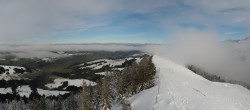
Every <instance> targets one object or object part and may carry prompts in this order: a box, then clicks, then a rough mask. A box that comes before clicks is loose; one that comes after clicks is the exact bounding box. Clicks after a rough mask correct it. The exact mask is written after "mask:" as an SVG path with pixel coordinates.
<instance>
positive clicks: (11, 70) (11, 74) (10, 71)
mask: <svg viewBox="0 0 250 110" xmlns="http://www.w3.org/2000/svg"><path fill="white" fill-rule="evenodd" d="M0 67H1V68H3V69H4V72H3V73H1V71H0V79H5V80H10V79H16V78H19V77H18V76H19V75H20V74H21V73H18V72H16V71H15V69H22V70H24V71H26V68H24V67H18V66H6V65H0ZM24 73H27V72H24Z"/></svg>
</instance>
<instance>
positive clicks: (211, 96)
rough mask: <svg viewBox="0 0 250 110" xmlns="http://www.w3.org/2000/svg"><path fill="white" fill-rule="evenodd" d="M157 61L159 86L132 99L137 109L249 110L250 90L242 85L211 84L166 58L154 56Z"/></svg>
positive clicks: (135, 109)
mask: <svg viewBox="0 0 250 110" xmlns="http://www.w3.org/2000/svg"><path fill="white" fill-rule="evenodd" d="M153 62H154V63H155V65H156V68H158V70H159V73H158V76H157V78H156V82H157V86H155V87H153V88H151V89H148V90H144V91H142V92H140V93H139V94H137V95H134V96H133V97H131V98H130V102H131V106H132V109H134V110H249V108H250V91H249V90H247V89H246V88H244V87H242V86H239V85H234V84H228V83H219V82H211V81H209V80H207V79H204V78H203V77H201V76H199V75H197V74H195V73H193V72H192V71H190V70H188V69H187V68H185V67H184V66H182V65H178V64H175V63H173V62H171V61H169V60H167V59H165V58H163V57H159V56H154V57H153ZM158 78H159V79H158ZM158 89H159V91H158Z"/></svg>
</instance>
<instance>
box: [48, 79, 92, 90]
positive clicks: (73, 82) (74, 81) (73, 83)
mask: <svg viewBox="0 0 250 110" xmlns="http://www.w3.org/2000/svg"><path fill="white" fill-rule="evenodd" d="M66 81H67V82H68V86H76V87H81V86H82V85H83V82H85V83H86V85H90V86H94V85H96V83H95V82H92V81H89V80H86V79H64V78H58V79H55V80H54V83H49V84H46V85H45V86H46V87H48V88H50V89H54V88H58V87H59V86H62V85H63V83H64V82H66ZM68 86H67V87H68ZM67 87H65V88H64V89H66V88H67Z"/></svg>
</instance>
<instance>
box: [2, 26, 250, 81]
mask: <svg viewBox="0 0 250 110" xmlns="http://www.w3.org/2000/svg"><path fill="white" fill-rule="evenodd" d="M172 36H173V39H172V40H171V41H172V42H169V43H168V44H162V45H149V44H148V45H146V44H143V45H138V44H82V45H80V44H78V45H73V44H72V45H66V44H65V45H14V46H13V45H0V57H1V56H4V55H5V54H6V52H9V53H8V55H15V56H18V57H24V58H26V57H57V56H59V55H58V54H56V53H53V52H51V51H129V50H141V51H145V52H148V53H151V54H156V55H161V56H164V57H166V58H168V59H171V60H172V61H174V62H177V63H179V64H182V65H186V64H192V65H196V66H198V67H200V68H202V69H203V70H205V71H207V72H210V73H214V74H217V75H220V76H221V77H223V78H225V79H232V80H237V81H243V82H246V83H248V84H250V40H247V39H246V40H240V41H234V42H233V41H222V40H219V39H218V35H217V34H216V32H212V31H197V30H194V29H187V30H182V31H176V32H175V33H173V34H172ZM0 62H1V61H0Z"/></svg>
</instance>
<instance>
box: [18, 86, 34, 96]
mask: <svg viewBox="0 0 250 110" xmlns="http://www.w3.org/2000/svg"><path fill="white" fill-rule="evenodd" d="M16 92H17V93H18V94H19V96H21V97H24V96H25V97H29V96H30V94H31V92H32V90H31V89H30V87H29V85H22V86H18V87H17V89H16Z"/></svg>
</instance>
